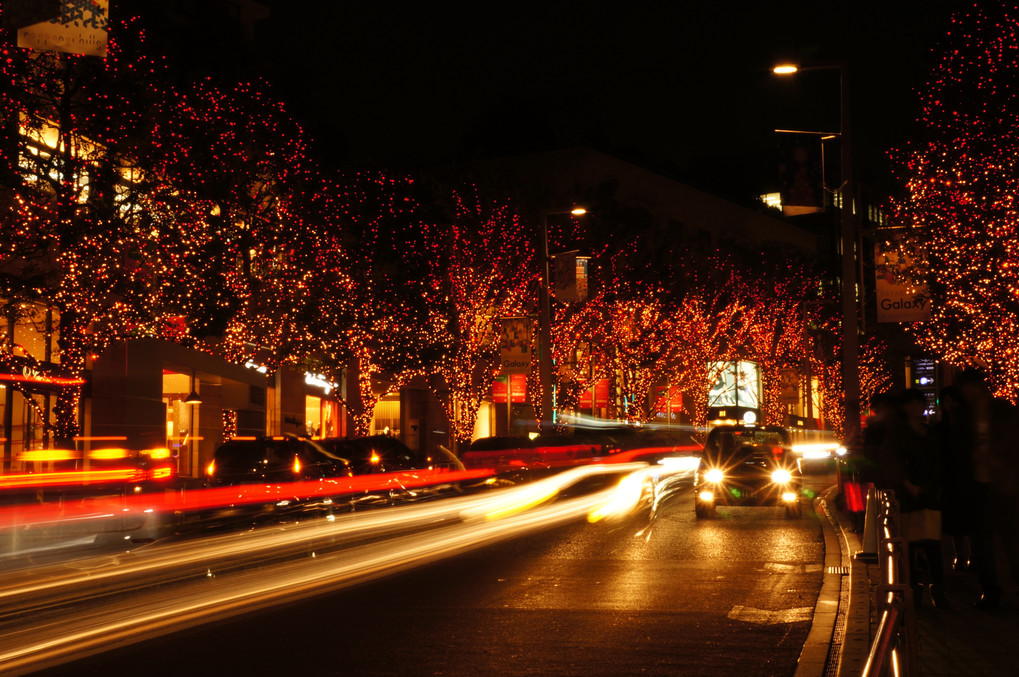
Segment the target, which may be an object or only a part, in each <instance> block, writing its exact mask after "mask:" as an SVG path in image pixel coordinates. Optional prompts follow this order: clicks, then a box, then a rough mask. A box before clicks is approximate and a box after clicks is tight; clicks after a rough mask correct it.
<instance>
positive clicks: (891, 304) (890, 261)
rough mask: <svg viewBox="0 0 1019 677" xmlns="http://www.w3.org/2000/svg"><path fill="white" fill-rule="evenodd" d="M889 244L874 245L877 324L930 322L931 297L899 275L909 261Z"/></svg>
mask: <svg viewBox="0 0 1019 677" xmlns="http://www.w3.org/2000/svg"><path fill="white" fill-rule="evenodd" d="M898 239H899V236H892V238H891V241H890V243H885V244H884V245H882V243H880V242H877V243H875V244H874V292H875V294H876V296H877V321H878V322H923V321H925V320H929V319H931V303H930V300H931V299H930V294H929V292H928V291H927V286H926V285H920V286H914V285H911V284H909V281H908V280H905V279H903V278H902V276H901V271H903V270H904V269H907V268H908V267H909V266H910V263H911V262H910V260H909V259H908V258H907V257H905V256H904V255H902V254H901V253H900V251H899V249H898V247H897V246H896V244H895V243H896V242H897V241H898Z"/></svg>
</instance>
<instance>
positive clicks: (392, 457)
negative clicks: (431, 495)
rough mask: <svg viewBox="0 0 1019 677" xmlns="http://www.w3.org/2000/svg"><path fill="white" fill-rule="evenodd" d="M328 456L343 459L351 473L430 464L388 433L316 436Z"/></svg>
mask: <svg viewBox="0 0 1019 677" xmlns="http://www.w3.org/2000/svg"><path fill="white" fill-rule="evenodd" d="M317 442H318V444H319V446H321V447H322V448H323V449H324V450H325V451H326V452H328V453H329V454H330V455H331V456H336V457H339V458H342V459H344V460H346V461H347V463H349V465H350V469H351V471H352V472H353V473H354V474H355V475H369V474H372V473H386V472H401V471H405V470H421V469H426V468H430V467H432V466H433V463H432V461H431V459H429V458H428V457H427V456H426V455H424V454H420V453H418V452H416V451H414V450H413V449H411V448H410V447H408V446H407V445H406V444H404V443H403V442H401V441H400V440H399V439H397V438H396V437H393V436H392V435H369V436H367V437H327V438H325V439H321V440H317Z"/></svg>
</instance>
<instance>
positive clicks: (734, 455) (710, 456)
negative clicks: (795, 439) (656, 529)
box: [694, 425, 802, 517]
mask: <svg viewBox="0 0 1019 677" xmlns="http://www.w3.org/2000/svg"><path fill="white" fill-rule="evenodd" d="M796 461H797V459H796V455H795V454H794V452H793V451H792V446H791V444H790V438H789V433H788V431H786V429H785V428H782V427H780V426H754V425H720V426H717V427H715V428H713V429H712V430H711V432H709V433H708V437H707V440H706V441H705V443H704V451H703V452H702V455H701V459H700V462H699V464H698V467H697V471H696V474H695V479H694V506H695V511H696V514H697V517H707V516H708V515H710V514H712V512H713V511H714V509H715V506H717V505H720V504H721V505H765V506H769V505H770V506H782V507H784V508H785V510H786V515H787V516H788V517H799V516H800V514H801V512H802V508H801V506H800V489H801V478H800V471H799V468H798V466H797V463H796Z"/></svg>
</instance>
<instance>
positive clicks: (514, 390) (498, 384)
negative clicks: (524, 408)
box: [492, 374, 527, 404]
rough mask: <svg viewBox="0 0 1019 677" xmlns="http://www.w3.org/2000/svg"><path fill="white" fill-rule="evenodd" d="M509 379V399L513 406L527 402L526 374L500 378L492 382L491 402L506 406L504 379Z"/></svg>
mask: <svg viewBox="0 0 1019 677" xmlns="http://www.w3.org/2000/svg"><path fill="white" fill-rule="evenodd" d="M507 378H509V379H510V399H511V401H512V402H513V403H514V404H524V403H525V402H527V374H510V375H509V377H506V376H500V377H499V378H497V379H495V381H493V382H492V402H493V403H495V404H506V379H507Z"/></svg>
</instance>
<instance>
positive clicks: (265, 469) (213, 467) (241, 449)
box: [205, 436, 353, 486]
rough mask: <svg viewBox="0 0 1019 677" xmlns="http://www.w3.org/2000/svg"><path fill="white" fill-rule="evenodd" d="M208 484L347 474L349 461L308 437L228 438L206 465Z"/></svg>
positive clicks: (349, 468) (266, 481)
mask: <svg viewBox="0 0 1019 677" xmlns="http://www.w3.org/2000/svg"><path fill="white" fill-rule="evenodd" d="M205 474H206V479H207V481H208V484H209V486H231V485H236V484H258V483H265V484H273V483H282V482H296V481H300V480H317V479H323V478H329V477H349V476H351V475H352V474H353V471H352V469H351V464H350V462H349V461H347V460H346V459H344V458H342V457H340V456H336V455H334V454H332V453H330V452H329V451H327V450H326V449H323V448H322V447H321V446H319V445H318V444H316V443H315V442H313V441H312V440H308V439H303V438H298V437H292V436H284V437H259V438H254V439H250V438H245V439H234V440H229V441H227V442H225V443H223V444H221V445H220V446H219V447H218V448H217V449H216V451H215V454H214V455H213V459H212V462H211V463H209V465H208V466H206V469H205Z"/></svg>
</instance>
